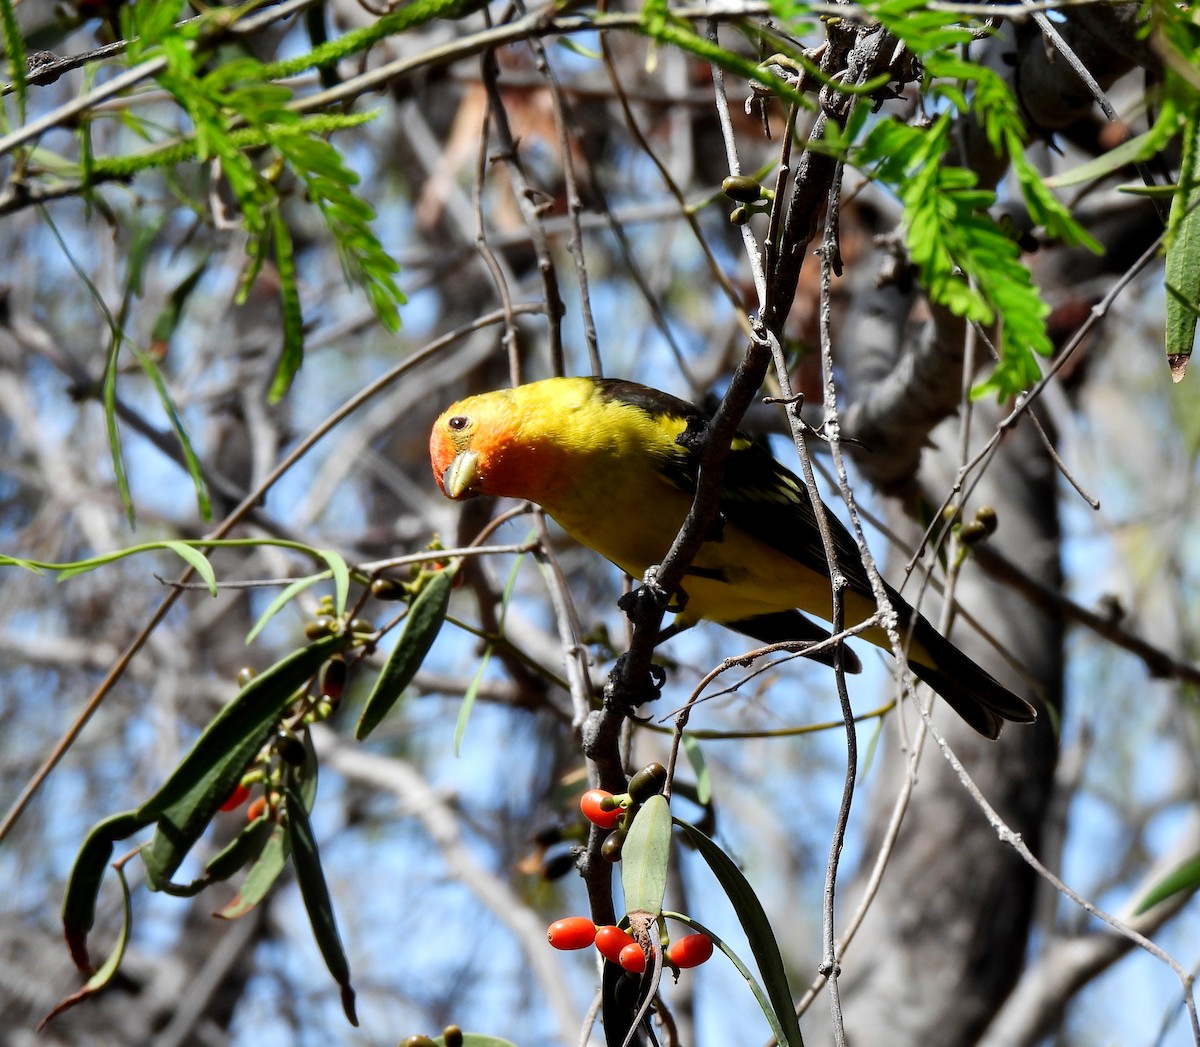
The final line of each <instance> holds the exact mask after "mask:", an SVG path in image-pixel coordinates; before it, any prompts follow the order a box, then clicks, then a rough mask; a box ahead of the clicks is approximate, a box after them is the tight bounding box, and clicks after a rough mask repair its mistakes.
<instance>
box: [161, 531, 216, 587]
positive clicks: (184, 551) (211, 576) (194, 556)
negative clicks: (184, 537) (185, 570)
mask: <svg viewBox="0 0 1200 1047" xmlns="http://www.w3.org/2000/svg"><path fill="white" fill-rule="evenodd" d="M163 545H165V546H166V547H167V548H168V549H170V550H171V551H172V552H173V553H175V554H176V555H177V556H178V557H179V558H180V559H181V560H184V561H186V562H187V563H188V564H189V565H190V566H191V567H192V569H193V570H194V571H195V572H196V573H197V574H198V575H199V576H200V578H201V579H202V580H203V581H204V584H205V585H207V586H208V591H209V592H210V593H212V595H213V596H216V595H217V572H216V571H214V570H213V565H212V564H211V563H209V562H208V557H207V556H205V555H204V554H203V553H202V552H201V551H200V550H199V549H194V548H193V547H192V546H190V545H188V544H187V543H186V542H174V541H167V542H164V543H163Z"/></svg>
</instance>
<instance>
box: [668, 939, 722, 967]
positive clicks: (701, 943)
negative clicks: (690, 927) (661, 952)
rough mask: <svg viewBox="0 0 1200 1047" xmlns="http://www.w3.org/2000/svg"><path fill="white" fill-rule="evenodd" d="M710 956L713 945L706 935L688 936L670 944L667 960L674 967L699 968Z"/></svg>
mask: <svg viewBox="0 0 1200 1047" xmlns="http://www.w3.org/2000/svg"><path fill="white" fill-rule="evenodd" d="M712 954H713V943H712V939H711V938H710V937H709V936H708V935H707V934H689V935H688V936H687V937H686V938H680V939H679V941H677V942H673V943H672V944H671V948H669V949H668V950H667V959H668V960H670V961H671V962H672V963H673V964H675V966H676V967H699V966H700V964H702V963H704V961H705V960H707V959H708V958H709V957H710V956H712Z"/></svg>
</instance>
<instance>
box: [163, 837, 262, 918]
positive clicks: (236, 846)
mask: <svg viewBox="0 0 1200 1047" xmlns="http://www.w3.org/2000/svg"><path fill="white" fill-rule="evenodd" d="M271 824H272V823H271V822H270V820H269V819H267V818H265V817H263V818H255V819H254V821H252V822H248V823H247V824H246V825H245V826H243V828H242V831H241V832H240V833H238V834H237V836H235V837H234V838H233V839H232V840H230V841H229V843H228V844H226V845H225V846H224V847H222V848H221V850H219V851H218V852H217V853H216V854H214V855H213V856H212V857H211V858H210V859H209V860H208V864H207V865H206V866H205V867H204V875H203V876H198V877H196V879H194V880H193V881H192V882H191V883H186V884H181V883H170V882H166V883H163V884H162V885H161V889H162V891H163V893H164V894H169V895H171V896H172V897H176V898H192V897H194V896H195V895H197V894H199V893H200V892H201V891H202V890H204V889H205V888H206V887H211V886H212V885H213V884H214V883H220V882H221V881H222V880H228V879H229V877H231V876H232V875H233V874H234V873H236V872H237V871H238V870H239V869H243V868H245V867H246V866H247V865H249V864H250V863H251V862H256V861H258V859H259V856H260V855H261V854H262V852H263V848H264V847H266V845H267V840H268V839H269V838H270V836H271Z"/></svg>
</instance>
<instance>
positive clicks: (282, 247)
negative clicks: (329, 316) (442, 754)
mask: <svg viewBox="0 0 1200 1047" xmlns="http://www.w3.org/2000/svg"><path fill="white" fill-rule="evenodd" d="M271 231H272V234H273V239H274V242H275V270H276V273H277V275H278V276H279V302H280V306H281V312H282V314H283V352H281V353H280V354H279V364H278V366H277V367H276V368H275V375H274V377H273V378H272V379H271V387H270V389H269V390H268V392H267V400H268V402H270V403H273V404H276V403H279V401H280V400H282V399H283V398H284V396H285V395H287V391H288V390H289V389H290V388H291V387H292V381H293V379H295V377H296V372H297V371H299V370H300V365H301V364H303V363H304V314H303V312H302V310H301V308H300V289H299V287H298V286H297V285H296V255H295V249H294V247H293V245H292V234H291V232H289V230H288V227H287V223H286V222H285V221H284V220H283V216H282V215H280V213H279V209H278V208H275V209H274V210H272V212H271Z"/></svg>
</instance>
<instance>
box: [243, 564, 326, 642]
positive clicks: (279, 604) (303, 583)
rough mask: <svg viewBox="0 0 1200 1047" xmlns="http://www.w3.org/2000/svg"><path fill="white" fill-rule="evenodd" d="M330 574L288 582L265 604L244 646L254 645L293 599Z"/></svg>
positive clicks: (323, 573)
mask: <svg viewBox="0 0 1200 1047" xmlns="http://www.w3.org/2000/svg"><path fill="white" fill-rule="evenodd" d="M331 573H332V572H330V571H322V572H321V573H320V574H310V575H308V576H307V577H305V578H297V579H296V580H295V581H294V582H290V583H289V584H288V585H286V586H284V587H283V589H282V590H280V592H279V595H278V596H276V597H275V598H274V599H273V600H272V601H271V602H270V603H269V604H267V607H266V610H264V611H263V613H262V614H260V615H259V616H258V621H257V622H255V623H254V625H253V626H252V627H251V629H250V631H249V632H248V633H247V634H246V646H247V647H249V646H250V644H252V643H254V641H255V639H256V638H257V637H258V634H259V633H260V632H262V631H263V629H265V628H266V626H267V623H268V622H270V620H271V619H272V618H274V617H275V615H277V614H278V613H279V612H280V611H281V610H283V608H285V607H286V606H287V605H288V604H289V603H290V602H291V601H292V599H293V598H295V597H296V596H297V595H298V594H300V593H302V592H304V590H305V589H307V588H309V587H310V586H313V585H316V584H317V582H323V581H325V579H326V578H329V577H330V575H331Z"/></svg>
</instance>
